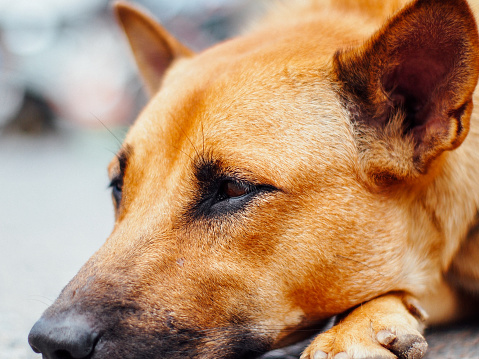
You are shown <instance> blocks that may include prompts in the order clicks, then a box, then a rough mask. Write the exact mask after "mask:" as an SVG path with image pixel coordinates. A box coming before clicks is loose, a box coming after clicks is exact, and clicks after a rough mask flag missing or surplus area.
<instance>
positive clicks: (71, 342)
mask: <svg viewBox="0 0 479 359" xmlns="http://www.w3.org/2000/svg"><path fill="white" fill-rule="evenodd" d="M102 318H103V319H102ZM155 319H156V320H155ZM192 321H194V319H192V318H190V319H189V320H187V322H189V324H188V325H186V324H184V323H177V322H175V321H174V320H173V319H172V317H168V315H167V316H166V320H165V318H162V320H161V321H160V320H159V319H158V318H155V317H154V316H145V315H143V314H142V313H141V312H139V311H131V310H130V311H129V313H128V314H126V315H125V313H122V314H121V316H120V317H119V316H116V315H115V313H108V314H107V315H106V316H105V315H98V314H97V315H94V314H92V313H91V312H90V313H89V314H86V315H85V314H80V313H79V311H78V309H72V308H70V309H68V310H65V311H64V312H60V313H59V312H54V313H53V312H49V311H47V312H46V313H45V314H44V315H43V316H42V318H41V319H40V320H39V321H38V322H37V323H36V324H35V325H34V327H33V328H32V330H31V332H30V334H29V337H28V340H29V343H30V345H31V347H32V349H33V350H34V351H35V352H37V353H41V354H42V355H43V358H44V359H106V358H108V359H109V358H131V359H142V358H149V359H154V358H168V359H175V358H178V359H179V358H201V359H210V358H211V359H213V358H215V359H222V358H223V359H242V358H249V359H253V358H258V357H260V356H262V355H263V354H264V353H266V352H268V351H269V350H271V349H273V347H276V346H283V345H287V344H291V343H293V342H296V341H299V340H301V339H305V338H306V337H308V336H311V335H312V334H314V333H315V332H317V331H318V330H319V328H320V327H322V326H323V325H324V323H319V324H317V325H315V326H309V327H308V328H305V327H303V328H302V329H299V330H298V328H291V329H285V328H282V329H280V328H277V327H271V328H268V327H265V326H259V325H254V324H251V323H229V324H227V325H223V326H220V327H210V328H200V327H197V326H195V324H194V323H193V322H192ZM159 323H161V324H159ZM278 335H281V336H282V340H281V343H280V344H279V345H278V343H277V340H276V339H277V338H278Z"/></svg>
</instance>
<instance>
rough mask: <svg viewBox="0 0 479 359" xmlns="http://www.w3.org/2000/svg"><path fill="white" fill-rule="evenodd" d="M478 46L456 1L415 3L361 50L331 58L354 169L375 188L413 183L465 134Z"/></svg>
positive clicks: (470, 21)
mask: <svg viewBox="0 0 479 359" xmlns="http://www.w3.org/2000/svg"><path fill="white" fill-rule="evenodd" d="M478 55H479V39H478V34H477V28H476V23H475V19H474V16H473V14H472V12H471V10H470V9H469V6H468V5H467V3H466V1H464V0H418V1H415V2H413V3H412V4H411V5H409V6H407V7H406V8H405V9H404V10H402V11H401V12H399V13H398V14H397V15H396V16H395V17H393V18H392V19H390V20H389V21H388V23H387V24H386V25H385V26H384V27H383V28H382V29H380V30H379V31H378V32H377V33H376V34H375V35H374V36H373V37H372V38H371V39H370V40H369V41H367V42H366V43H365V44H364V45H363V46H362V47H360V48H357V49H352V50H347V51H342V52H338V53H337V54H336V55H335V58H334V74H335V76H336V78H337V80H338V82H339V88H340V90H339V91H340V94H341V96H342V98H343V101H344V103H345V104H346V106H347V108H348V110H349V111H350V113H351V115H352V121H353V122H354V125H355V128H356V140H357V143H358V147H359V151H360V156H361V161H362V165H363V168H364V170H365V172H366V173H367V174H368V175H370V176H371V177H372V178H373V180H375V181H376V182H384V181H386V182H391V181H397V180H410V179H415V178H417V177H418V176H419V175H421V174H423V173H426V172H427V171H428V170H429V167H430V164H431V163H432V161H433V160H434V159H435V158H437V157H438V156H439V155H440V154H441V153H443V152H444V151H447V150H452V149H454V148H456V147H457V146H459V145H460V144H461V143H462V142H463V140H464V139H465V137H466V135H467V133H468V130H469V121H470V115H471V111H472V94H473V91H474V89H475V87H476V84H477V78H478V73H479V56H478Z"/></svg>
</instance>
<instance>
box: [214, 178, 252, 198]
mask: <svg viewBox="0 0 479 359" xmlns="http://www.w3.org/2000/svg"><path fill="white" fill-rule="evenodd" d="M253 189H254V187H253V186H251V185H247V184H245V183H241V182H235V181H232V180H227V181H223V182H222V183H221V184H220V188H219V191H218V197H217V200H218V201H222V200H226V199H229V198H238V197H242V196H245V195H247V194H248V193H250V192H251V191H252V190H253Z"/></svg>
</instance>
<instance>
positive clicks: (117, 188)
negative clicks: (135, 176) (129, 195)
mask: <svg viewBox="0 0 479 359" xmlns="http://www.w3.org/2000/svg"><path fill="white" fill-rule="evenodd" d="M110 188H111V195H112V196H113V200H114V202H115V206H116V207H117V208H118V207H119V206H120V202H121V195H122V191H123V178H122V177H115V178H113V179H112V180H111V182H110Z"/></svg>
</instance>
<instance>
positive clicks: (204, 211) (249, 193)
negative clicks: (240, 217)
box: [193, 178, 276, 217]
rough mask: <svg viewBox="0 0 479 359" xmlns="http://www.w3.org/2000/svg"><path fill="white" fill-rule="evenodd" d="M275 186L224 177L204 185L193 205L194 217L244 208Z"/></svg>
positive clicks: (221, 214) (220, 214) (227, 212)
mask: <svg viewBox="0 0 479 359" xmlns="http://www.w3.org/2000/svg"><path fill="white" fill-rule="evenodd" d="M275 190H276V188H274V187H272V186H268V185H256V184H253V183H250V182H247V181H243V180H239V179H232V178H224V179H220V180H217V181H213V182H210V183H207V184H206V185H204V187H203V188H202V189H201V190H200V196H201V197H200V198H199V200H198V202H196V204H195V205H194V206H193V210H194V215H195V216H196V217H218V216H223V215H228V214H234V213H236V212H239V211H241V210H244V209H245V208H246V207H247V206H248V205H249V203H250V202H252V201H253V200H254V199H255V198H256V197H258V196H260V195H262V194H264V193H267V192H273V191H275Z"/></svg>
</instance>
